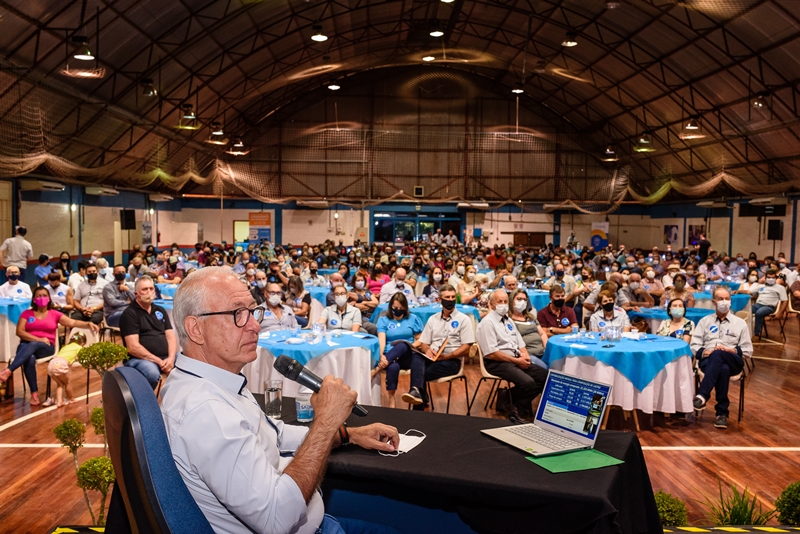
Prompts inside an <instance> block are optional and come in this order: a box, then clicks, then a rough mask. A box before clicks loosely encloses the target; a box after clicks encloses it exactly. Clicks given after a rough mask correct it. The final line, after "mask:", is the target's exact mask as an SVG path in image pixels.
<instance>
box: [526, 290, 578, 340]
mask: <svg viewBox="0 0 800 534" xmlns="http://www.w3.org/2000/svg"><path fill="white" fill-rule="evenodd" d="M536 319H538V321H539V324H541V325H542V328H544V329H545V331H546V332H547V334H548V335H551V336H552V335H555V334H569V333H570V332H572V327H573V326H578V318H577V317H576V316H575V310H573V309H572V307H570V306H569V304H568V303H567V301H566V293H565V292H564V288H562V287H561V286H558V285H556V286H553V287H551V288H550V304H548V305H547V306H545V307H544V308H542V309H541V310H539V313H538V314H537V315H536Z"/></svg>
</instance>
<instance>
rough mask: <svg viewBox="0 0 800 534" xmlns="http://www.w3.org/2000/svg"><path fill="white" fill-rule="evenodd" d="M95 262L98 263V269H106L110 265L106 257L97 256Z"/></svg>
mask: <svg viewBox="0 0 800 534" xmlns="http://www.w3.org/2000/svg"><path fill="white" fill-rule="evenodd" d="M94 264H95V265H97V268H98V269H105V268H106V267H108V260H107V259H105V258H97V261H96V262H94Z"/></svg>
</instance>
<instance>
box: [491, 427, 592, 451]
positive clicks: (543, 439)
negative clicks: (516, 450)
mask: <svg viewBox="0 0 800 534" xmlns="http://www.w3.org/2000/svg"><path fill="white" fill-rule="evenodd" d="M506 430H508V431H509V432H511V433H512V434H516V435H517V436H521V437H523V438H525V439H529V440H531V441H532V442H534V443H536V444H537V445H541V446H543V447H547V448H548V449H550V450H554V451H558V450H561V449H569V448H574V447H583V446H584V445H583V444H582V443H580V442H578V441H575V440H574V439H569V438H565V437H564V436H559V435H558V434H554V433H552V432H548V431H546V430H542V429H540V428H537V427H535V426H533V425H523V426H510V427H506Z"/></svg>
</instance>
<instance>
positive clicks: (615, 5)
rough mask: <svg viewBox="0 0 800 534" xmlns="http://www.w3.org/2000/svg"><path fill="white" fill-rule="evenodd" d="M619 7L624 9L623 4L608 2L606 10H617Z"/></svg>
mask: <svg viewBox="0 0 800 534" xmlns="http://www.w3.org/2000/svg"><path fill="white" fill-rule="evenodd" d="M618 7H622V2H614V1H609V2H606V9H617V8H618Z"/></svg>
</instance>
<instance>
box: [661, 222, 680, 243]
mask: <svg viewBox="0 0 800 534" xmlns="http://www.w3.org/2000/svg"><path fill="white" fill-rule="evenodd" d="M677 242H678V225H677V224H665V225H664V244H665V245H674V244H675V243H677Z"/></svg>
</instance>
